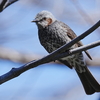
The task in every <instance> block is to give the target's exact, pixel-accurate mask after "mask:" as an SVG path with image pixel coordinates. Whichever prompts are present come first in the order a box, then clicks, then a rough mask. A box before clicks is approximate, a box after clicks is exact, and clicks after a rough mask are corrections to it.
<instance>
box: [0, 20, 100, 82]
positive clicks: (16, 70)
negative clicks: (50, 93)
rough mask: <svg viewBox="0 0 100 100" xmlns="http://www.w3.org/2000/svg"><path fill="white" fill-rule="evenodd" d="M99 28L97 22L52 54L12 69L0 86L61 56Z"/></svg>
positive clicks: (99, 24)
mask: <svg viewBox="0 0 100 100" xmlns="http://www.w3.org/2000/svg"><path fill="white" fill-rule="evenodd" d="M99 26H100V21H98V22H97V23H96V24H95V25H94V26H92V27H91V28H90V29H89V30H87V31H86V32H84V33H83V34H81V35H80V36H78V37H77V38H75V39H73V40H72V41H71V42H69V43H68V44H65V45H63V46H62V47H60V48H58V49H57V50H55V51H54V52H52V53H50V54H49V55H47V56H46V57H43V58H41V59H39V60H36V61H31V62H29V63H26V64H25V65H23V66H21V67H19V68H12V69H11V70H10V71H9V72H8V73H6V74H4V75H2V76H0V84H2V83H4V82H6V81H8V80H10V79H12V78H15V77H17V76H19V75H20V74H22V73H23V72H25V71H27V70H29V69H31V68H34V67H36V66H38V65H41V64H44V63H48V62H51V61H53V60H54V57H56V56H57V55H59V54H61V53H62V52H63V51H65V50H66V48H69V47H71V46H72V45H73V44H75V43H77V42H78V41H80V40H81V39H83V38H84V37H86V36H87V35H89V34H90V33H91V32H93V31H94V30H95V29H97V28H98V27H99ZM68 53H69V52H68ZM74 53H76V52H74ZM70 54H71V53H69V55H70ZM67 56H68V55H67ZM55 60H56V59H55Z"/></svg>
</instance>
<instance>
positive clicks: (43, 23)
mask: <svg viewBox="0 0 100 100" xmlns="http://www.w3.org/2000/svg"><path fill="white" fill-rule="evenodd" d="M55 21H56V18H55V17H54V16H53V15H52V13H50V12H48V11H41V12H40V13H38V14H37V15H36V17H35V19H34V20H33V21H32V22H35V23H36V24H37V26H38V28H39V29H41V28H45V27H47V26H48V25H51V24H52V23H53V22H55Z"/></svg>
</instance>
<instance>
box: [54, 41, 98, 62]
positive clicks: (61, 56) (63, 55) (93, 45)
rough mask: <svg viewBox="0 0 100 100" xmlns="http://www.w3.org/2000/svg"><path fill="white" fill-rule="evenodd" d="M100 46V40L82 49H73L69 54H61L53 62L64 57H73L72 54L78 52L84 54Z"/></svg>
mask: <svg viewBox="0 0 100 100" xmlns="http://www.w3.org/2000/svg"><path fill="white" fill-rule="evenodd" d="M99 45H100V40H99V41H96V42H93V43H91V44H88V45H83V46H81V47H78V48H75V49H71V50H69V51H68V52H65V53H61V54H59V55H57V56H56V57H54V58H53V60H58V58H63V57H66V56H69V55H72V54H75V53H78V52H82V51H85V50H88V49H91V48H94V47H96V46H99Z"/></svg>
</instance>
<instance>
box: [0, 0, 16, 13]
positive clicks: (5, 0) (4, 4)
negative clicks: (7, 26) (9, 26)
mask: <svg viewBox="0 0 100 100" xmlns="http://www.w3.org/2000/svg"><path fill="white" fill-rule="evenodd" d="M16 1H18V0H2V2H1V3H0V12H2V11H3V10H4V9H5V8H7V7H8V6H10V5H11V4H13V3H14V2H16Z"/></svg>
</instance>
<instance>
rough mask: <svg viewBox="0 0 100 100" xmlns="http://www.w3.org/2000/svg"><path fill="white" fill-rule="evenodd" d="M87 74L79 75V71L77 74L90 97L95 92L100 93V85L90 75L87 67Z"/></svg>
mask: <svg viewBox="0 0 100 100" xmlns="http://www.w3.org/2000/svg"><path fill="white" fill-rule="evenodd" d="M85 70H86V71H85V72H82V73H79V72H78V71H77V70H76V72H77V74H78V76H79V78H80V80H81V82H82V84H83V87H84V90H85V92H86V94H88V95H90V94H93V93H95V92H100V85H99V83H98V82H97V81H96V79H95V78H94V77H93V75H92V74H91V73H90V71H89V70H88V68H87V67H85Z"/></svg>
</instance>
